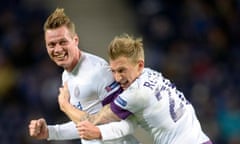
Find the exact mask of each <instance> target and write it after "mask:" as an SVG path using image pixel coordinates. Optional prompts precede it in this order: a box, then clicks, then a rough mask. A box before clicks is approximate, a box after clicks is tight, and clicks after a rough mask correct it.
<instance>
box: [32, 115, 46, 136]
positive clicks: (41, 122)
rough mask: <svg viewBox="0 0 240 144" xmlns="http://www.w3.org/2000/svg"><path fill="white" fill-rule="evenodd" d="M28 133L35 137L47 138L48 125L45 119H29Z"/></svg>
mask: <svg viewBox="0 0 240 144" xmlns="http://www.w3.org/2000/svg"><path fill="white" fill-rule="evenodd" d="M28 128H29V135H30V136H31V137H34V138H36V139H47V138H48V127H47V123H46V121H45V119H43V118H40V119H38V120H31V121H30V123H29V125H28Z"/></svg>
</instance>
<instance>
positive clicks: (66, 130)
mask: <svg viewBox="0 0 240 144" xmlns="http://www.w3.org/2000/svg"><path fill="white" fill-rule="evenodd" d="M48 133H49V137H48V140H70V139H79V135H78V131H77V129H76V125H75V123H74V122H72V121H71V122H68V123H64V124H59V125H48Z"/></svg>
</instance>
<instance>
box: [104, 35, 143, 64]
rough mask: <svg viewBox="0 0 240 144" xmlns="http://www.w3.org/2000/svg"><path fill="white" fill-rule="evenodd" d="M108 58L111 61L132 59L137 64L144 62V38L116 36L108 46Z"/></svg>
mask: <svg viewBox="0 0 240 144" xmlns="http://www.w3.org/2000/svg"><path fill="white" fill-rule="evenodd" d="M108 56H109V59H110V60H115V59H117V58H118V57H120V56H124V57H126V58H130V59H132V61H133V62H135V63H137V62H138V60H140V59H141V60H143V61H144V49H143V43H142V38H136V39H135V38H134V37H132V36H129V35H128V34H123V35H120V36H116V37H115V38H114V39H113V40H112V41H111V42H110V44H109V46H108Z"/></svg>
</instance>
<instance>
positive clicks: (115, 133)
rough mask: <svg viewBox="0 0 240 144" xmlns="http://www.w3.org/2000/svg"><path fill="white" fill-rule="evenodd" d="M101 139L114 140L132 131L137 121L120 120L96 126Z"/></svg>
mask: <svg viewBox="0 0 240 144" xmlns="http://www.w3.org/2000/svg"><path fill="white" fill-rule="evenodd" d="M97 127H98V128H99V129H100V131H101V135H102V140H103V141H109V140H116V139H120V138H124V136H127V135H131V134H133V133H134V129H135V128H136V127H137V123H136V121H135V120H134V119H127V120H121V121H119V122H111V123H108V124H103V125H98V126H97Z"/></svg>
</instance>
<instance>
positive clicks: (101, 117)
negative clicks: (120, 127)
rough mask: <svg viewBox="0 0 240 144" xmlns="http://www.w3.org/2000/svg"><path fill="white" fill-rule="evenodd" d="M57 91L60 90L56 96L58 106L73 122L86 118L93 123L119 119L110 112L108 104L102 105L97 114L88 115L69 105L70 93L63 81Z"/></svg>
mask: <svg viewBox="0 0 240 144" xmlns="http://www.w3.org/2000/svg"><path fill="white" fill-rule="evenodd" d="M59 91H60V94H59V96H58V103H59V107H60V109H61V111H63V112H64V113H65V114H66V115H67V116H68V117H69V118H70V119H71V120H72V121H74V122H75V123H77V122H79V121H84V120H88V121H90V122H92V123H93V124H95V125H98V124H104V123H108V122H112V121H119V120H120V118H119V117H118V116H117V115H115V114H114V113H113V112H112V110H111V108H110V105H106V106H104V107H103V108H102V109H101V110H100V111H99V112H98V113H97V114H94V115H90V114H88V113H86V112H84V111H81V110H79V109H77V108H76V107H74V106H73V105H71V104H70V102H69V100H70V95H69V91H68V86H67V83H64V86H63V87H61V88H59Z"/></svg>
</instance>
